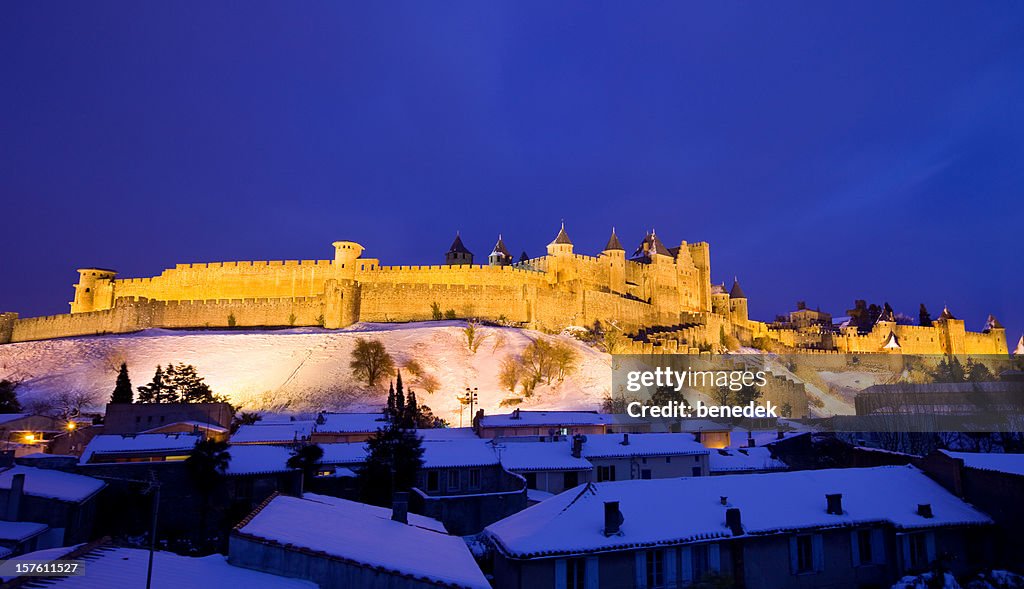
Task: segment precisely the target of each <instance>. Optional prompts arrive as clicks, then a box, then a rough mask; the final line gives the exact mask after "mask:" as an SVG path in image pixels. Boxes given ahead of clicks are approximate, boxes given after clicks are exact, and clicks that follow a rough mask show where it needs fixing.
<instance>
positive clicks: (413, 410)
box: [404, 390, 420, 428]
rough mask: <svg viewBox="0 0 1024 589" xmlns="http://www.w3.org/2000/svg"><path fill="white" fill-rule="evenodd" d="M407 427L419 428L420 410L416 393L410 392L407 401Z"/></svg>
mask: <svg viewBox="0 0 1024 589" xmlns="http://www.w3.org/2000/svg"><path fill="white" fill-rule="evenodd" d="M404 421H405V426H406V427H411V428H417V427H419V425H420V424H419V421H420V408H419V407H418V406H417V405H416V393H414V392H412V390H410V391H409V395H408V397H406V401H405V419H404Z"/></svg>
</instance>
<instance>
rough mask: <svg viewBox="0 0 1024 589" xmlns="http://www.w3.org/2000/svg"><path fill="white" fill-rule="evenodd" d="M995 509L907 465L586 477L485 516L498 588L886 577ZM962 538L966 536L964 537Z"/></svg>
mask: <svg viewBox="0 0 1024 589" xmlns="http://www.w3.org/2000/svg"><path fill="white" fill-rule="evenodd" d="M991 523H992V520H991V519H990V518H989V517H988V516H987V515H985V514H984V513H982V512H980V511H978V510H977V509H975V508H974V507H972V506H971V505H969V504H968V503H965V502H964V501H963V500H961V499H959V498H957V497H956V496H954V495H953V494H952V493H950V492H948V491H947V490H946V489H944V488H943V487H942V486H941V485H939V484H938V483H936V482H935V481H933V480H931V479H930V478H929V477H928V476H927V475H926V474H925V473H923V472H921V471H920V470H918V469H916V468H914V467H912V466H890V467H878V468H867V469H833V470H815V471H799V472H781V473H770V474H740V475H727V476H718V477H690V478H679V479H662V480H654V481H620V482H608V483H591V484H587V485H581V486H580V487H577V488H576V489H572V490H569V491H566V492H565V493H562V494H560V495H557V496H555V497H552V498H551V499H548V500H546V501H543V502H541V503H538V504H537V505H534V506H533V507H530V508H528V509H526V510H524V511H522V512H520V513H517V514H515V515H512V516H510V517H508V518H506V519H504V520H502V521H500V522H497V523H494V524H492V525H490V526H488V527H487V530H486V531H485V535H486V537H487V538H488V540H489V541H490V542H491V543H492V544H493V546H494V548H495V560H494V586H495V587H496V588H497V589H512V588H517V589H522V588H527V587H528V588H530V589H545V588H559V589H561V588H565V589H569V588H597V589H600V588H612V587H614V588H616V589H618V588H622V587H634V588H638V589H654V588H658V587H687V586H690V585H691V584H693V583H694V582H697V581H700V580H702V579H704V580H708V579H712V578H716V577H717V578H724V579H729V580H730V582H732V583H735V584H738V585H741V586H744V587H746V588H748V589H775V588H778V587H808V588H810V587H826V586H827V587H835V588H839V589H842V588H849V589H855V588H859V587H864V586H877V587H881V586H889V585H891V584H892V583H893V582H894V581H895V580H896V579H898V578H899V577H900V576H901V575H903V574H904V573H908V572H916V571H921V570H924V569H926V568H928V567H929V566H930V565H931V563H933V562H934V561H935V560H936V559H937V558H938V557H939V555H941V554H943V553H945V552H947V551H948V552H951V553H955V554H965V555H968V557H967V558H964V559H961V560H957V561H954V562H952V563H950V566H951V567H952V568H953V571H954V572H956V573H961V572H965V571H967V570H968V569H969V568H970V567H973V566H975V565H979V564H983V563H982V561H984V560H985V550H986V547H987V546H988V542H989V537H990V532H991ZM968 547H970V549H969V548H968Z"/></svg>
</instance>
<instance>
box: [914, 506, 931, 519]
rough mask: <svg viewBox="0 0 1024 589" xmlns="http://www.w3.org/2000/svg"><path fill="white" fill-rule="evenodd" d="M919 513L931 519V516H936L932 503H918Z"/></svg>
mask: <svg viewBox="0 0 1024 589" xmlns="http://www.w3.org/2000/svg"><path fill="white" fill-rule="evenodd" d="M917 515H919V516H921V517H926V518H928V519H931V518H933V517H935V514H933V513H932V504H931V503H918V504H917Z"/></svg>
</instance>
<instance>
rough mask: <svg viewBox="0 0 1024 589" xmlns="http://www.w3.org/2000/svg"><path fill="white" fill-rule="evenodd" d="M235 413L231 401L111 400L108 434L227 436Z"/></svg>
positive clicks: (106, 425)
mask: <svg viewBox="0 0 1024 589" xmlns="http://www.w3.org/2000/svg"><path fill="white" fill-rule="evenodd" d="M234 415H235V412H234V409H232V407H231V405H230V404H228V403H108V404H107V409H106V412H105V414H104V417H103V433H104V434H141V433H154V434H157V433H159V434H174V433H193V432H202V434H203V435H205V436H206V437H209V438H216V439H226V438H227V436H228V431H229V429H230V427H231V420H232V419H233V418H234Z"/></svg>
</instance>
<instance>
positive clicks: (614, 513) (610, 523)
mask: <svg viewBox="0 0 1024 589" xmlns="http://www.w3.org/2000/svg"><path fill="white" fill-rule="evenodd" d="M624 521H626V518H625V517H623V516H622V512H621V511H619V502H618V501H605V502H604V535H605V536H614V535H615V534H618V533H620V530H621V528H622V522H624Z"/></svg>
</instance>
